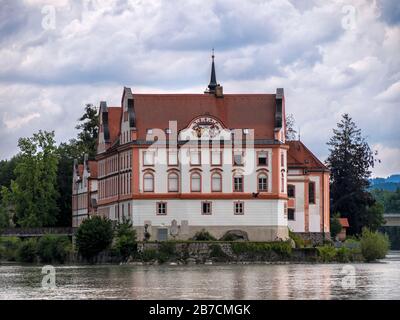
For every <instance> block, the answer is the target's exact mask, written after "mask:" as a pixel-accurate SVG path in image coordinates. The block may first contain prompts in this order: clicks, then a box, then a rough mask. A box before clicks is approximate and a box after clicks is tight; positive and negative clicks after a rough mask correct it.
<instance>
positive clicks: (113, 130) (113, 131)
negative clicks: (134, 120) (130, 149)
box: [108, 107, 122, 144]
mask: <svg viewBox="0 0 400 320" xmlns="http://www.w3.org/2000/svg"><path fill="white" fill-rule="evenodd" d="M121 110H122V109H121V107H108V127H109V130H110V142H111V144H113V143H114V142H115V140H117V139H118V137H119V133H120V125H121Z"/></svg>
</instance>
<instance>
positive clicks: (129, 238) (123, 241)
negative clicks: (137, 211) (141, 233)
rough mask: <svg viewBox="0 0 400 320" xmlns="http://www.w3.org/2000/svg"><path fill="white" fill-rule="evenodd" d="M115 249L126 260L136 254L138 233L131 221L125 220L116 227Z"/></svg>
mask: <svg viewBox="0 0 400 320" xmlns="http://www.w3.org/2000/svg"><path fill="white" fill-rule="evenodd" d="M114 248H115V249H116V251H117V253H118V254H119V255H120V256H121V257H122V258H123V259H124V260H126V259H127V258H129V257H130V256H131V255H132V254H133V253H135V252H136V249H137V244H136V231H135V230H134V229H133V227H132V223H131V222H130V220H124V221H123V222H120V223H118V224H117V225H116V228H115V245H114Z"/></svg>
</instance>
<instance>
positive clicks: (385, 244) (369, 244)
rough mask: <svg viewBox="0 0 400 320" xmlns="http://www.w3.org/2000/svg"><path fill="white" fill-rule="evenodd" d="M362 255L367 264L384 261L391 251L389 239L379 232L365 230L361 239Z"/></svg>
mask: <svg viewBox="0 0 400 320" xmlns="http://www.w3.org/2000/svg"><path fill="white" fill-rule="evenodd" d="M360 245H361V253H362V255H363V257H364V259H365V260H366V261H367V262H370V261H375V260H377V259H383V258H384V257H385V256H386V253H387V252H388V250H389V239H388V237H387V235H384V234H382V233H380V232H377V231H370V230H369V229H367V228H364V229H363V231H362V235H361V238H360Z"/></svg>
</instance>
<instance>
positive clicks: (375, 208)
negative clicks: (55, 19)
mask: <svg viewBox="0 0 400 320" xmlns="http://www.w3.org/2000/svg"><path fill="white" fill-rule="evenodd" d="M383 212H384V210H383V205H382V204H381V203H379V202H375V203H374V204H373V205H371V206H369V207H368V208H367V213H366V215H365V216H364V217H363V220H362V221H361V222H362V224H363V225H365V226H368V228H369V229H370V230H372V231H376V230H378V229H379V227H380V226H382V225H383V223H384V222H385V219H384V218H383Z"/></svg>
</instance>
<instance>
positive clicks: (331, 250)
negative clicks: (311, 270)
mask: <svg viewBox="0 0 400 320" xmlns="http://www.w3.org/2000/svg"><path fill="white" fill-rule="evenodd" d="M317 250H318V255H319V257H320V259H321V261H323V262H332V261H334V259H335V257H336V248H335V247H332V246H322V247H317Z"/></svg>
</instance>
